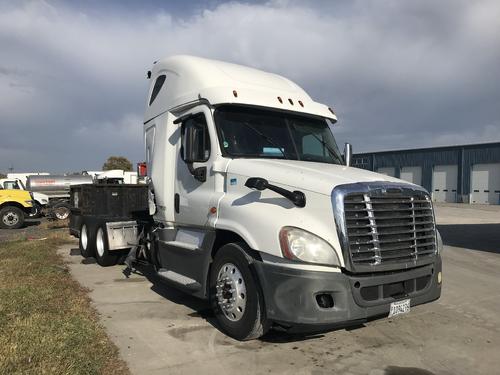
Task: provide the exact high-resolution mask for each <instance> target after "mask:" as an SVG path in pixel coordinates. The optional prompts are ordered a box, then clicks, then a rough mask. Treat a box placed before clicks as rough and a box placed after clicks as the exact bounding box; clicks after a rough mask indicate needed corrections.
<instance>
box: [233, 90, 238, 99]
mask: <svg viewBox="0 0 500 375" xmlns="http://www.w3.org/2000/svg"><path fill="white" fill-rule="evenodd" d="M233 95H234V97H235V98H237V97H238V93H237V92H236V90H233Z"/></svg>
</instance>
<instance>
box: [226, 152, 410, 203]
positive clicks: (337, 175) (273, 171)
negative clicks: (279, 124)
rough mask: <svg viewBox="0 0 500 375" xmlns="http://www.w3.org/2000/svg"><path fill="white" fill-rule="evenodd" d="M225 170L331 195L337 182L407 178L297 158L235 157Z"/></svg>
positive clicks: (396, 180) (339, 183)
mask: <svg viewBox="0 0 500 375" xmlns="http://www.w3.org/2000/svg"><path fill="white" fill-rule="evenodd" d="M227 172H228V173H230V174H236V175H241V176H244V177H262V178H265V179H266V180H268V181H269V182H270V183H274V184H278V185H287V186H289V187H292V188H295V189H298V190H307V191H312V192H316V193H320V194H325V195H330V194H331V192H332V190H333V188H334V187H335V186H337V185H343V184H349V183H355V182H370V181H387V182H406V181H401V180H399V179H397V178H394V177H389V176H386V175H383V174H379V173H374V172H370V171H367V170H364V169H359V168H353V167H346V166H344V165H336V164H326V163H315V162H308V161H307V162H306V161H298V160H276V159H234V160H232V161H231V162H230V163H229V166H228V169H227ZM242 183H244V181H242ZM408 184H410V183H408Z"/></svg>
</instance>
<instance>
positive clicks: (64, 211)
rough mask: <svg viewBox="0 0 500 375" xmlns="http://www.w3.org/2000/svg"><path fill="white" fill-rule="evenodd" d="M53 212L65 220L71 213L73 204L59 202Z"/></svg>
mask: <svg viewBox="0 0 500 375" xmlns="http://www.w3.org/2000/svg"><path fill="white" fill-rule="evenodd" d="M52 212H53V213H54V217H55V218H56V219H57V220H65V219H67V218H68V217H69V215H70V214H71V206H70V205H69V204H68V203H65V202H61V203H57V204H56V205H54V207H53V208H52Z"/></svg>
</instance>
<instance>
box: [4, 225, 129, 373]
mask: <svg viewBox="0 0 500 375" xmlns="http://www.w3.org/2000/svg"><path fill="white" fill-rule="evenodd" d="M68 239H69V237H68V235H67V234H63V233H53V234H50V235H49V236H48V238H47V239H45V240H33V241H29V240H28V241H11V242H4V243H0V374H86V375H87V374H128V373H129V371H128V369H127V367H126V364H125V363H124V362H123V361H122V360H121V359H120V358H119V356H118V350H117V348H116V347H115V346H114V344H113V343H112V342H111V341H110V339H109V338H108V336H107V335H106V332H105V330H104V328H103V327H102V326H101V325H100V323H99V321H98V315H97V312H96V311H95V309H94V308H93V307H92V306H91V303H90V299H89V297H88V296H87V290H85V289H84V288H83V287H81V286H80V284H78V283H77V282H76V281H75V280H74V279H73V278H72V277H71V275H70V274H69V271H68V269H67V268H66V266H65V264H64V262H63V260H62V258H61V257H60V256H59V255H58V254H57V251H56V250H57V247H58V246H59V245H61V244H63V243H64V242H67V241H68Z"/></svg>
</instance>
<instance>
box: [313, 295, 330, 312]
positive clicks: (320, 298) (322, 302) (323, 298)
mask: <svg viewBox="0 0 500 375" xmlns="http://www.w3.org/2000/svg"><path fill="white" fill-rule="evenodd" d="M316 302H317V303H318V306H319V307H321V308H322V309H331V308H332V307H333V297H332V295H331V294H328V293H321V294H316Z"/></svg>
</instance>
